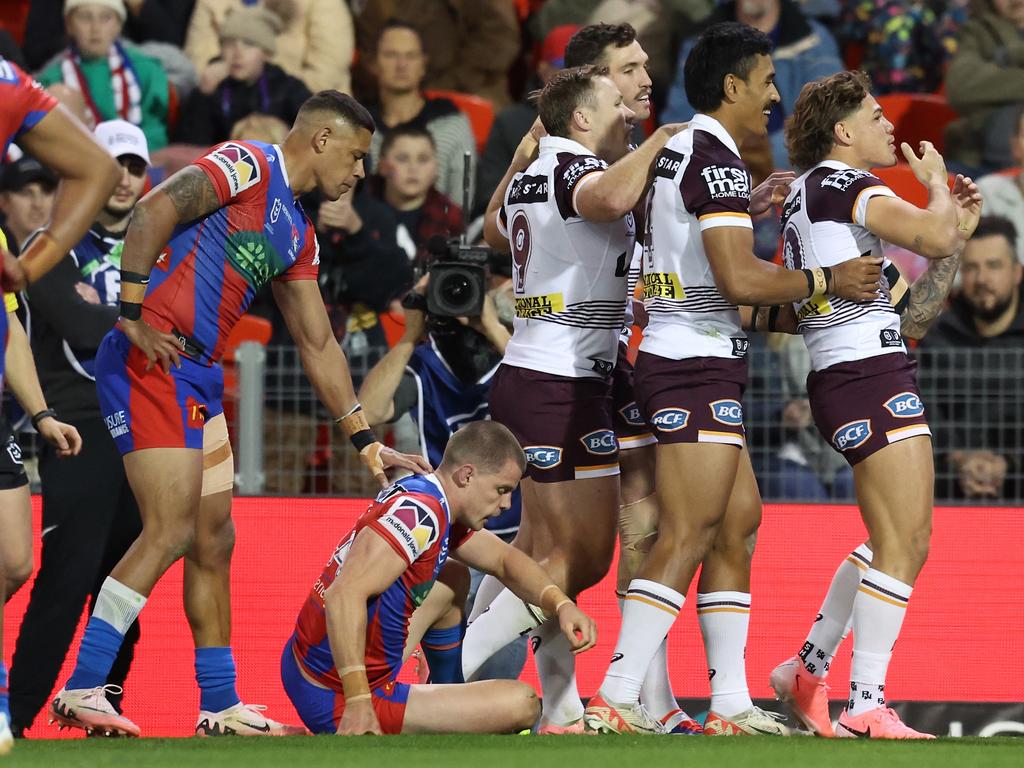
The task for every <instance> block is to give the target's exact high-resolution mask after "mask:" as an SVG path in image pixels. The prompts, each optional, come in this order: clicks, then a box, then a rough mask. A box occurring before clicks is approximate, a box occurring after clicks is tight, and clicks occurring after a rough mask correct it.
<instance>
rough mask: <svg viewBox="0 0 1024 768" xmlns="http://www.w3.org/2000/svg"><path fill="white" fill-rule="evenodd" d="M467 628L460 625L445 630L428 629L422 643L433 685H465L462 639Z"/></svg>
mask: <svg viewBox="0 0 1024 768" xmlns="http://www.w3.org/2000/svg"><path fill="white" fill-rule="evenodd" d="M465 634H466V627H465V625H464V624H460V625H458V626H454V627H447V628H445V629H434V628H431V629H428V630H427V632H426V634H425V635H423V640H422V641H420V647H421V648H422V649H423V655H424V656H426V657H427V666H429V667H430V680H429V682H431V683H464V682H466V681H465V680H464V679H463V677H462V638H463V636H464V635H465Z"/></svg>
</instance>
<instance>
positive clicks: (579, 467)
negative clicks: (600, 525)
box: [491, 364, 619, 483]
mask: <svg viewBox="0 0 1024 768" xmlns="http://www.w3.org/2000/svg"><path fill="white" fill-rule="evenodd" d="M491 418H492V419H494V420H495V421H497V422H498V423H499V424H504V425H505V426H506V427H508V428H509V429H510V430H511V431H512V434H514V435H515V436H516V439H517V440H518V441H519V444H520V445H521V446H522V447H523V451H524V452H525V453H526V476H527V477H529V478H530V479H531V480H536V481H537V482H538V483H562V482H565V481H567V480H586V479H588V478H593V477H607V476H612V475H617V474H619V446H618V442H617V441H616V440H615V432H614V431H613V429H612V392H611V382H610V381H608V380H605V379H583V378H579V379H578V378H573V377H570V376H555V375H554V374H550V373H541V372H539V371H533V370H530V369H528V368H517V367H515V366H511V365H504V364H503V365H501V366H500V367H499V368H498V371H497V373H495V374H494V378H493V379H492V380H491Z"/></svg>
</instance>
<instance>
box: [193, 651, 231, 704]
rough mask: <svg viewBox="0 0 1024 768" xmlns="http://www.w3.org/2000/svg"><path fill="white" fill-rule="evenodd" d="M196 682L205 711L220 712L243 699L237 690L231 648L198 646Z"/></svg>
mask: <svg viewBox="0 0 1024 768" xmlns="http://www.w3.org/2000/svg"><path fill="white" fill-rule="evenodd" d="M196 682H197V683H199V708H200V709H201V710H203V711H204V712H220V711H221V710H224V709H227V708H228V707H233V706H235V704H238V703H239V702H240V701H241V699H239V698H238V693H237V692H236V691H235V660H234V658H233V657H232V656H231V648H196Z"/></svg>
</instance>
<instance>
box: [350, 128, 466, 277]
mask: <svg viewBox="0 0 1024 768" xmlns="http://www.w3.org/2000/svg"><path fill="white" fill-rule="evenodd" d="M437 172H438V158H437V149H436V146H435V145H434V138H433V136H431V135H430V132H429V131H428V130H426V129H425V128H423V127H421V126H418V125H415V124H411V123H410V124H408V125H403V126H399V127H398V128H395V129H394V130H393V131H391V132H389V133H388V135H387V137H386V138H385V139H384V141H383V143H382V144H381V154H380V163H379V164H378V166H377V177H376V178H372V179H370V191H371V194H373V195H374V196H375V197H377V198H378V199H380V200H381V201H383V202H384V203H385V204H386V205H387V206H388V207H389V208H390V209H391V210H392V211H393V212H394V214H395V217H396V218H397V219H398V225H399V230H398V243H399V245H401V246H402V247H403V248H404V249H405V252H406V253H407V254H408V256H409V259H410V260H411V261H414V262H416V265H417V266H418V267H424V266H425V265H426V264H425V263H426V259H427V245H428V244H429V243H430V241H431V238H433V237H435V236H437V235H440V236H441V237H444V238H450V237H455V236H457V235H460V234H462V230H463V227H464V225H463V218H462V209H461V208H460V207H459V206H458V205H456V204H455V203H454V202H453V201H452V200H451V199H450V198H449V197H448V196H447V195H445V194H443V193H442V192H439V191H438V190H437V189H436V188H435V187H434V184H435V183H436V182H437Z"/></svg>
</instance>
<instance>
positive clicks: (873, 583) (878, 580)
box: [847, 568, 914, 715]
mask: <svg viewBox="0 0 1024 768" xmlns="http://www.w3.org/2000/svg"><path fill="white" fill-rule="evenodd" d="M913 591H914V590H913V587H911V586H910V585H909V584H904V583H903V582H901V581H899V580H897V579H894V578H893V577H892V576H889V575H887V574H884V573H882V572H881V571H877V570H875V569H874V568H871V569H869V570H868V571H867V573H865V574H864V578H863V579H861V583H860V587H859V588H858V591H857V599H856V600H854V603H853V664H852V665H851V667H850V700H849V702H848V708H847V709H848V712H849V713H850V714H851V715H860V714H862V713H864V712H867V711H869V710H871V709H874V708H875V707H883V706H885V674H886V672H887V671H888V668H889V659H890V658H891V657H892V648H893V646H894V645H895V644H896V638H897V637H899V634H900V628H901V627H902V626H903V617H904V616H906V613H907V603H908V601H909V600H910V595H911V593H912V592H913Z"/></svg>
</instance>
